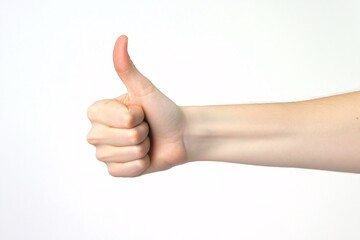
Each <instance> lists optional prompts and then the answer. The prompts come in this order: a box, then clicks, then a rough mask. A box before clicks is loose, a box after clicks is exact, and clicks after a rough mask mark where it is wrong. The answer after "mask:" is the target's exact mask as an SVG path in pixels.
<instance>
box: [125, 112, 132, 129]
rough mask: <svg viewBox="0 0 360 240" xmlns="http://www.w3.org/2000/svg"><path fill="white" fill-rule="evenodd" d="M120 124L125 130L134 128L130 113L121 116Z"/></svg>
mask: <svg viewBox="0 0 360 240" xmlns="http://www.w3.org/2000/svg"><path fill="white" fill-rule="evenodd" d="M122 123H123V125H124V126H125V127H126V128H131V127H133V126H134V123H135V117H134V116H133V115H132V114H130V113H124V114H123V115H122Z"/></svg>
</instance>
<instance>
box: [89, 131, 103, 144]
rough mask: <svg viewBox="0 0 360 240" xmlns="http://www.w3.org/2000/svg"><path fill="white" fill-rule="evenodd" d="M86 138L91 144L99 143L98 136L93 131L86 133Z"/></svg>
mask: <svg viewBox="0 0 360 240" xmlns="http://www.w3.org/2000/svg"><path fill="white" fill-rule="evenodd" d="M86 140H87V142H88V143H90V144H91V145H96V144H99V142H100V138H99V137H97V136H96V135H95V134H94V133H93V132H89V133H88V135H87V136H86Z"/></svg>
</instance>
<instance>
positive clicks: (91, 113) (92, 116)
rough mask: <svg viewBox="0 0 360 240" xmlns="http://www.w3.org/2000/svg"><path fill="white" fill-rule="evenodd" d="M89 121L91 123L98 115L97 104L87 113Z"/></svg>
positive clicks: (91, 106) (89, 108)
mask: <svg viewBox="0 0 360 240" xmlns="http://www.w3.org/2000/svg"><path fill="white" fill-rule="evenodd" d="M86 113H87V117H88V119H89V120H90V121H91V120H93V119H94V116H95V115H96V106H95V103H93V104H92V105H90V106H89V107H88V109H87V111H86Z"/></svg>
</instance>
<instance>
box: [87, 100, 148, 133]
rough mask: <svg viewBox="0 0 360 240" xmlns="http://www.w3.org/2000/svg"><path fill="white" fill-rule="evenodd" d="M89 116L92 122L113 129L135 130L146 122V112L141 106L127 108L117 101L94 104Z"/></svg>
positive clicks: (90, 108) (89, 109)
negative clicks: (134, 128)
mask: <svg viewBox="0 0 360 240" xmlns="http://www.w3.org/2000/svg"><path fill="white" fill-rule="evenodd" d="M87 115H88V118H89V120H90V121H91V122H97V123H101V124H104V125H106V126H109V127H113V128H133V127H136V126H137V125H139V124H140V123H141V122H143V120H144V111H143V110H142V108H141V107H140V106H136V105H130V106H126V105H124V104H122V103H120V102H119V101H117V100H115V99H105V100H100V101H97V102H94V103H93V104H92V105H91V106H90V107H89V108H88V111H87Z"/></svg>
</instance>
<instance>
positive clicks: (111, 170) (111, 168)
mask: <svg viewBox="0 0 360 240" xmlns="http://www.w3.org/2000/svg"><path fill="white" fill-rule="evenodd" d="M108 172H109V174H110V176H112V177H121V174H120V173H119V170H118V169H117V168H116V167H115V166H114V165H108Z"/></svg>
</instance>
